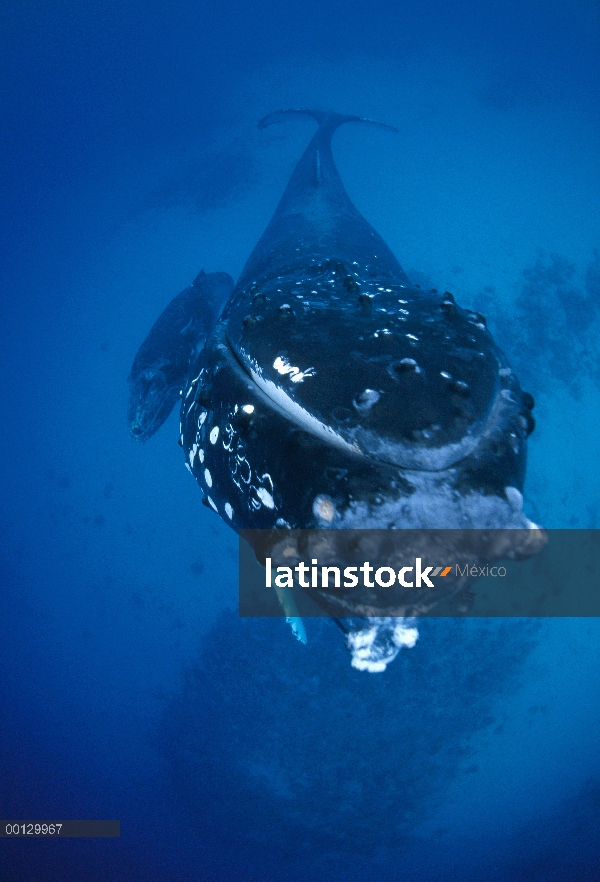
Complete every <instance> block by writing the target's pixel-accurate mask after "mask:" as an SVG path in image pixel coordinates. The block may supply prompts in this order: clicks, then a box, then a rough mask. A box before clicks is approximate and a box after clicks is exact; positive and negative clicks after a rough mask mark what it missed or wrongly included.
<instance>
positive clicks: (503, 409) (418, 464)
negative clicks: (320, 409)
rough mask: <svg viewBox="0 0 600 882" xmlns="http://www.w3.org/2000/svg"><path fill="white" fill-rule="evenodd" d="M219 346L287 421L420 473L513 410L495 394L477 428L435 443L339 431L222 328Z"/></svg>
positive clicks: (473, 443)
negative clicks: (451, 440) (452, 439)
mask: <svg viewBox="0 0 600 882" xmlns="http://www.w3.org/2000/svg"><path fill="white" fill-rule="evenodd" d="M219 348H220V349H221V351H222V353H223V354H225V351H226V353H227V357H228V360H229V361H230V363H232V364H233V365H235V368H236V372H238V373H239V372H242V373H243V376H244V378H245V382H246V384H247V383H248V381H250V382H251V383H252V387H253V390H254V392H255V394H256V395H257V397H258V398H259V399H262V400H263V401H264V403H265V405H267V406H268V407H270V408H272V409H273V410H275V411H277V412H278V413H279V414H280V415H281V416H282V417H284V418H285V419H286V420H287V421H289V422H290V423H293V424H294V425H295V426H297V427H298V428H299V429H302V430H303V431H305V432H307V433H308V434H310V435H312V436H313V437H315V438H318V439H320V440H321V441H325V442H326V443H327V444H329V445H331V446H332V447H336V448H338V449H340V450H341V451H343V452H344V453H346V454H352V455H354V456H358V457H365V459H368V460H371V461H375V462H378V463H381V465H384V466H386V467H387V468H389V467H390V466H396V467H399V468H402V469H406V470H410V471H419V472H443V471H446V470H447V469H449V468H451V467H452V466H455V465H457V464H458V463H460V462H461V461H462V460H465V459H466V458H467V457H469V456H470V455H471V454H472V453H473V452H474V451H476V449H477V448H478V447H479V446H480V445H481V444H482V443H483V442H485V440H486V439H488V438H491V437H492V436H494V435H497V434H498V433H499V432H501V431H502V427H503V425H504V423H505V421H506V416H507V411H512V405H511V403H510V402H509V401H508V400H507V398H506V397H505V396H503V395H502V394H498V395H497V396H496V397H495V400H494V402H493V405H492V407H491V410H490V413H489V414H488V417H487V419H486V420H485V421H483V424H482V425H481V424H478V425H477V431H476V432H475V431H470V432H468V433H467V434H466V435H465V436H464V437H463V438H462V439H461V440H460V441H459V442H457V443H448V444H444V445H440V446H439V447H424V446H421V447H419V446H418V445H416V444H415V445H410V444H406V443H402V442H398V441H395V440H394V441H391V440H389V439H388V438H386V437H385V436H382V435H379V434H378V433H377V432H374V431H372V430H370V429H368V428H364V427H357V428H356V429H354V430H353V431H352V430H351V431H348V430H346V431H344V432H343V433H342V432H341V431H340V430H339V428H338V427H337V426H335V425H331V424H330V423H328V422H325V421H323V420H320V419H318V417H317V416H315V414H313V413H311V412H310V411H308V410H307V409H305V408H303V407H302V405H301V404H300V403H299V402H298V401H297V400H295V399H294V398H292V397H291V395H289V394H288V392H287V390H286V389H285V388H284V386H283V385H278V384H277V383H275V382H273V381H272V380H271V379H268V378H267V377H265V376H264V372H263V371H262V370H261V368H260V366H259V365H257V364H256V363H255V362H254V360H253V359H251V358H250V357H249V356H248V354H247V353H246V352H245V351H244V350H243V348H240V352H239V353H238V352H236V351H235V349H234V348H233V347H232V346H231V344H230V342H229V340H228V339H227V335H226V334H225V333H223V335H222V339H221V343H220V347H219Z"/></svg>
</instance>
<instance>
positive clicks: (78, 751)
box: [0, 0, 600, 882]
mask: <svg viewBox="0 0 600 882" xmlns="http://www.w3.org/2000/svg"><path fill="white" fill-rule="evenodd" d="M2 19H3V24H2V28H1V31H2V36H1V38H0V39H1V40H2V51H1V52H0V71H1V74H2V83H3V87H2V95H1V97H0V102H1V107H2V114H1V118H2V128H3V138H2V143H1V146H0V151H1V160H2V163H1V164H2V186H3V201H2V209H1V217H0V222H1V224H2V230H1V232H2V235H1V243H2V244H1V246H0V247H1V249H2V254H1V258H2V274H1V275H2V300H1V306H0V309H1V313H0V326H1V329H2V347H1V355H2V371H1V374H0V377H1V380H2V396H3V397H2V410H3V420H2V427H3V428H2V433H1V435H0V444H1V459H0V461H1V464H2V491H3V492H2V494H1V501H0V505H1V510H0V529H1V536H2V539H1V555H0V565H1V571H0V572H1V577H0V578H1V598H0V674H1V676H0V696H1V698H0V701H1V705H0V714H1V716H0V817H1V818H4V819H8V818H16V819H19V818H51V817H62V818H119V819H120V820H121V831H122V832H121V838H120V839H118V840H116V839H115V840H91V839H82V840H63V841H60V842H56V841H55V842H40V841H35V842H31V841H29V842H23V841H18V842H17V841H7V840H6V839H2V840H0V879H2V882H5V880H6V882H21V880H23V882H24V880H31V882H34V880H35V882H68V880H77V882H92V880H94V882H95V880H107V882H119V880H128V882H130V880H152V882H157V880H177V882H188V880H205V879H206V880H229V879H240V880H268V882H271V880H273V882H276V880H286V882H296V880H302V882H309V880H361V882H369V880H375V879H377V880H380V879H389V880H403V882H411V880H420V882H423V880H432V882H434V880H435V882H437V880H439V882H454V880H467V882H469V880H485V882H487V880H489V882H550V880H552V882H554V880H559V882H588V880H599V879H600V827H599V824H600V821H599V818H600V742H599V740H598V736H597V733H598V731H599V728H600V677H599V674H598V671H599V663H600V622H598V621H597V620H593V619H586V620H583V619H580V620H575V619H573V620H559V621H548V620H546V621H526V620H511V619H508V620H503V621H501V622H499V621H482V620H477V621H476V620H472V621H468V620H466V621H460V622H459V621H453V620H446V621H442V620H439V621H427V622H425V624H424V625H422V627H421V634H420V638H419V641H418V643H417V645H416V647H415V648H414V649H411V650H403V652H402V653H401V655H400V656H399V657H398V658H397V659H396V661H395V662H394V663H393V664H392V665H391V666H390V667H389V668H388V670H387V671H386V673H385V674H381V675H369V674H365V673H360V672H358V671H355V670H353V669H352V668H351V667H350V664H349V657H348V654H347V652H346V650H345V648H344V646H343V641H342V640H341V635H340V634H339V632H338V630H337V629H336V628H335V627H334V626H333V625H332V624H331V623H330V622H327V621H314V620H313V621H309V622H308V623H307V631H308V645H307V646H306V647H305V646H302V645H300V644H299V643H297V642H296V641H295V640H294V639H293V637H292V636H291V634H290V632H289V629H287V628H286V626H285V624H284V622H283V621H282V620H281V621H263V620H257V621H251V620H244V621H242V620H240V619H239V618H238V617H237V614H236V599H237V598H236V590H237V544H236V537H235V535H234V534H233V532H231V531H230V530H228V528H227V527H226V526H225V525H224V524H223V523H222V522H221V521H220V520H219V518H218V517H217V516H216V515H214V514H213V513H211V512H210V511H208V510H207V509H206V508H205V507H204V506H202V505H201V494H200V493H199V491H198V488H197V486H196V485H195V483H194V481H193V480H192V479H191V477H190V475H189V474H188V473H187V472H186V470H185V469H184V468H183V457H182V454H181V450H180V448H179V447H178V446H177V443H176V442H177V417H176V415H173V416H172V417H171V418H170V420H169V421H168V422H167V424H166V425H165V426H164V427H163V429H162V430H161V431H160V432H159V433H158V434H157V435H156V436H155V437H154V438H152V439H151V440H150V441H149V442H148V443H147V444H145V445H144V446H141V445H139V444H137V445H136V444H134V443H133V442H132V441H130V439H129V436H128V431H127V425H126V421H125V412H126V400H127V384H126V379H127V376H128V372H129V369H130V366H131V362H132V360H133V356H134V354H135V352H136V350H137V347H138V346H139V344H140V343H141V341H142V340H143V338H144V336H145V335H146V333H147V331H148V329H149V328H150V326H151V324H152V322H153V321H154V320H155V318H156V317H157V316H158V314H159V313H160V311H161V310H162V309H163V308H164V306H165V305H166V304H167V303H168V302H169V300H170V299H171V298H172V297H173V296H175V294H177V293H178V292H179V291H180V290H181V289H182V288H184V287H185V286H186V285H188V284H189V283H190V282H191V280H192V279H193V278H194V276H195V275H196V274H197V272H198V271H199V270H200V269H201V268H205V269H206V271H207V272H212V271H218V270H220V271H227V272H229V273H231V274H232V275H233V276H234V277H235V276H236V275H237V274H238V273H239V272H240V270H241V268H242V266H243V263H244V261H245V259H246V257H247V256H248V254H249V252H250V250H251V248H252V247H253V245H254V244H255V242H256V241H257V239H258V237H259V236H260V234H261V233H262V231H263V229H264V227H265V226H266V224H267V222H268V220H269V218H270V216H271V214H272V212H273V210H274V207H275V205H276V203H277V200H278V198H279V196H280V194H281V192H282V190H283V188H284V186H285V183H286V181H287V178H288V176H289V174H290V172H291V169H292V168H293V165H294V162H295V161H296V160H297V158H298V157H299V156H300V153H301V151H302V150H303V148H304V146H305V145H306V143H307V141H308V138H309V137H310V134H311V133H312V131H313V130H314V124H313V123H311V122H310V121H308V120H307V121H298V122H293V123H290V124H288V125H285V126H281V127H274V128H272V129H268V130H266V131H265V132H258V130H257V129H256V125H255V123H256V121H257V120H258V119H259V118H260V117H261V116H262V115H264V114H265V113H268V112H270V111H272V110H275V109H277V108H279V107H287V106H292V107H293V106H308V107H311V106H317V107H323V108H330V109H334V110H336V111H340V112H346V113H358V114H361V115H364V116H368V117H371V118H374V119H380V120H382V121H384V122H387V123H390V124H393V125H395V126H397V127H398V128H399V129H400V131H401V134H400V135H393V134H391V133H389V132H386V131H383V130H375V129H368V128H366V127H365V128H364V129H363V128H360V127H351V126H346V127H344V128H342V129H340V131H339V132H338V133H337V134H336V136H335V140H334V153H335V156H336V160H337V162H338V166H339V169H340V173H341V175H342V178H343V180H344V182H345V183H346V186H347V188H348V191H349V193H350V195H351V197H352V198H353V200H354V201H355V202H356V204H357V206H358V208H359V209H360V210H361V211H362V212H363V214H364V215H365V216H366V217H367V219H368V220H369V221H370V222H371V223H372V224H373V225H374V226H375V227H376V229H377V230H378V231H379V232H380V233H381V234H382V235H383V237H384V238H385V239H386V241H387V242H388V243H389V245H390V246H391V248H392V249H393V251H394V252H395V254H396V255H397V256H398V258H399V260H400V262H401V263H402V265H403V266H404V268H405V269H406V271H407V272H408V274H409V276H410V277H411V278H412V279H413V281H415V282H419V281H420V282H423V283H424V282H429V283H431V284H433V285H435V287H438V288H440V289H441V290H445V289H449V290H451V291H452V292H453V293H454V295H455V297H456V299H457V301H458V302H459V303H460V304H461V305H463V306H472V307H474V308H476V309H479V310H481V311H482V312H484V313H485V314H486V315H487V316H488V318H489V321H490V325H491V328H492V330H493V332H494V333H495V335H496V337H497V338H498V340H499V342H500V343H501V345H502V346H503V347H504V348H505V349H506V351H507V353H508V355H509V357H510V358H511V360H512V361H513V363H514V365H515V367H516V368H517V371H518V373H519V376H520V377H521V378H522V382H523V385H524V386H525V388H527V389H528V390H529V391H531V392H532V393H533V395H534V396H535V398H536V418H537V423H538V426H537V429H536V431H535V432H534V434H533V435H532V437H531V439H530V458H529V471H528V477H527V483H526V488H525V511H526V513H527V514H528V516H529V517H531V518H532V519H534V520H535V521H536V522H538V523H542V524H543V525H545V526H547V527H572V528H577V527H586V528H587V527H592V528H598V527H600V503H599V502H598V500H599V499H600V469H599V458H598V450H599V449H600V448H599V441H600V396H599V395H598V387H599V386H600V368H599V363H600V362H599V356H600V351H599V348H598V342H597V341H598V339H599V331H600V257H599V255H598V249H600V237H599V227H598V217H600V170H599V165H598V156H599V155H600V149H599V148H600V145H599V134H600V131H599V128H600V127H599V124H598V110H599V104H600V101H599V98H598V82H599V74H600V53H599V51H598V50H599V47H600V12H599V8H598V4H597V3H595V2H592V0H579V2H578V3H576V4H573V3H570V2H569V3H568V2H567V0H556V2H548V0H544V2H533V0H520V2H518V3H517V2H514V0H508V2H504V3H502V4H496V3H486V2H484V3H469V2H460V0H459V2H457V3H453V4H447V3H433V2H424V3H419V4H412V5H409V4H399V3H392V2H387V3H386V2H381V0H373V2H369V3H357V4H354V3H349V2H341V0H335V2H334V0H328V2H323V0H320V2H316V0H306V2H303V3H301V4H298V5H294V6H292V5H287V4H282V3H275V2H273V0H264V2H255V3H249V2H245V3H235V2H231V0H220V2H219V3H212V4H202V3H193V2H188V0H171V2H166V0H151V2H145V3H141V2H139V0H131V2H128V3H125V4H124V3H123V2H119V3H116V2H114V0H107V2H103V3H102V4H91V3H88V4H84V3H81V2H71V0H63V2H61V3H56V2H49V0H39V2H36V3H33V2H31V0H19V2H15V0H12V2H8V0H7V2H5V3H4V5H3V10H2Z"/></svg>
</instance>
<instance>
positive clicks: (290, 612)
mask: <svg viewBox="0 0 600 882" xmlns="http://www.w3.org/2000/svg"><path fill="white" fill-rule="evenodd" d="M275 593H276V594H277V599H278V600H279V603H280V604H281V608H282V610H283V611H284V613H285V620H286V622H287V624H288V625H289V626H290V628H291V629H292V634H293V635H294V637H295V638H296V640H299V641H300V643H306V631H305V629H304V623H303V621H302V619H301V618H300V616H299V614H298V608H297V606H296V601H295V600H294V597H293V595H292V592H291V591H290V589H289V588H280V587H279V586H277V585H276V586H275Z"/></svg>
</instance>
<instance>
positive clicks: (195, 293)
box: [127, 271, 234, 441]
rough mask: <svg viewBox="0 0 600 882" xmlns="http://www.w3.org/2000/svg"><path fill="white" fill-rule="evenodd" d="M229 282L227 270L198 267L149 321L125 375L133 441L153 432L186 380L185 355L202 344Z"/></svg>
mask: <svg viewBox="0 0 600 882" xmlns="http://www.w3.org/2000/svg"><path fill="white" fill-rule="evenodd" d="M233 287H234V283H233V279H232V278H231V276H230V275H228V274H227V273H208V274H207V273H205V272H204V271H202V272H201V273H200V274H199V275H198V276H197V277H196V278H195V279H194V282H193V284H192V285H190V286H189V288H185V290H183V291H182V292H181V293H180V294H178V295H177V297H175V298H174V299H173V300H172V301H171V303H169V305H168V306H167V308H166V309H165V310H164V311H163V312H162V313H161V315H160V316H159V317H158V319H157V320H156V322H155V323H154V325H153V326H152V328H151V330H150V333H149V334H148V336H147V337H146V339H145V340H144V342H143V343H142V345H141V346H140V348H139V350H138V352H137V355H136V356H135V359H134V361H133V366H132V368H131V374H130V376H129V386H130V390H129V403H128V408H127V419H128V422H129V428H130V431H131V436H132V437H133V438H135V439H136V440H138V441H146V440H147V439H148V438H150V437H151V436H152V435H154V433H155V432H156V431H157V430H158V429H159V428H160V427H161V426H162V424H163V423H164V422H165V420H166V419H167V417H168V416H169V414H170V413H171V411H172V410H173V407H174V405H175V402H176V401H177V399H178V398H179V394H180V392H181V390H182V389H183V387H184V385H185V384H186V382H187V380H188V376H189V371H190V359H191V358H192V356H194V355H195V354H197V353H198V351H199V350H200V349H201V348H202V346H203V345H204V341H205V340H206V337H207V335H208V333H209V331H210V330H211V328H212V327H213V325H214V323H215V321H216V320H217V318H218V316H219V314H220V312H221V310H222V308H223V306H224V304H225V302H226V300H227V299H228V298H229V296H230V295H231V292H232V291H233Z"/></svg>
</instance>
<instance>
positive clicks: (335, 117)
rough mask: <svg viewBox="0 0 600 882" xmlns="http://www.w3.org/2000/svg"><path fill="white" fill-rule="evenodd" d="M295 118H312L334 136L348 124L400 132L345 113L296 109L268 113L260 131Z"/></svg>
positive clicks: (373, 121) (260, 124) (376, 122)
mask: <svg viewBox="0 0 600 882" xmlns="http://www.w3.org/2000/svg"><path fill="white" fill-rule="evenodd" d="M294 116H312V117H313V119H316V121H317V122H318V123H319V126H320V128H326V129H327V130H328V133H329V134H333V132H334V131H335V130H336V129H337V128H338V126H341V125H343V123H347V122H364V123H370V124H371V125H374V126H379V127H380V128H383V129H389V131H390V132H398V131H399V129H397V128H395V127H394V126H390V125H388V124H387V123H382V122H378V121H377V120H374V119H366V118H365V117H363V116H350V115H347V114H343V113H330V112H329V111H326V110H299V109H296V108H290V109H289V110H275V111H274V112H273V113H268V114H267V116H263V118H262V119H261V120H259V122H258V128H259V129H266V127H267V126H271V125H274V123H280V122H285V121H286V120H287V119H288V118H290V117H294Z"/></svg>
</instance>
